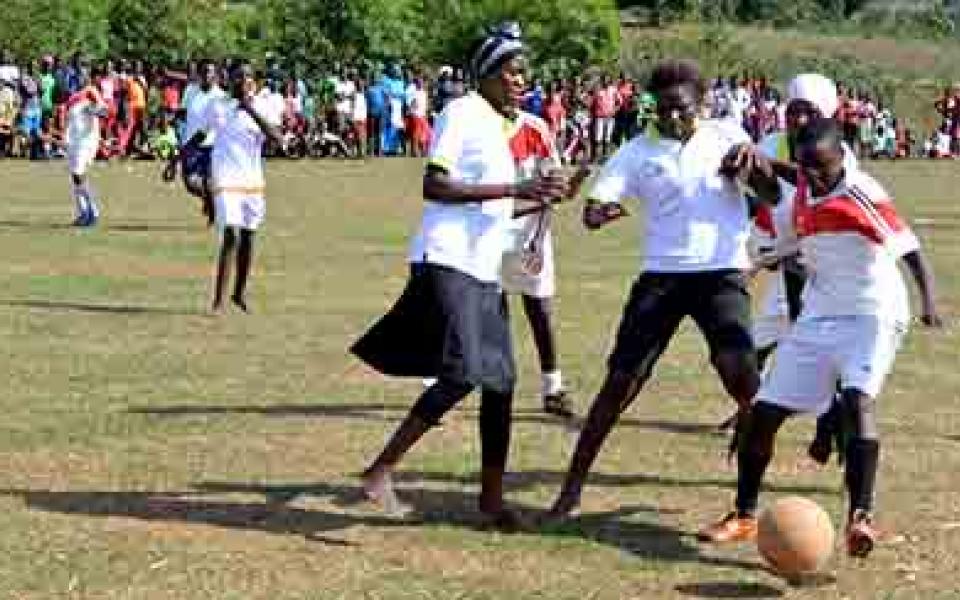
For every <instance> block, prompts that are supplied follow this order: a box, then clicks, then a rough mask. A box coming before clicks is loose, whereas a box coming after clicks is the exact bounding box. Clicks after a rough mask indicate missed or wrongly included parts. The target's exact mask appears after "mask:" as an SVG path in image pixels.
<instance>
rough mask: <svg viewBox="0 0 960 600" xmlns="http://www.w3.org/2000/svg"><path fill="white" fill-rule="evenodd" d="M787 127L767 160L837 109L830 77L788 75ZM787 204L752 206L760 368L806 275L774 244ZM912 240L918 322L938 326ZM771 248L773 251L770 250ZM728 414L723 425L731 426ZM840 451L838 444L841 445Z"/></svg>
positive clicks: (821, 454)
mask: <svg viewBox="0 0 960 600" xmlns="http://www.w3.org/2000/svg"><path fill="white" fill-rule="evenodd" d="M787 92H788V98H789V99H788V103H787V115H786V121H787V129H786V131H785V132H781V133H774V134H770V135H769V136H767V137H766V138H765V139H764V140H763V141H762V142H761V143H760V146H759V150H760V152H761V153H762V154H764V156H766V157H767V158H769V159H772V160H777V161H781V162H787V163H795V162H796V161H797V158H796V136H797V133H798V132H799V131H800V130H801V129H802V128H803V127H804V126H806V125H807V124H808V123H810V122H811V121H813V120H816V119H820V118H833V116H834V115H835V114H836V113H837V110H838V108H839V103H840V99H839V97H838V95H837V87H836V84H834V82H833V81H831V80H830V79H828V78H826V77H824V76H822V75H819V74H816V73H806V74H802V75H798V76H796V77H794V78H793V79H792V80H791V81H790V82H789V84H788V86H787ZM843 161H844V168H846V169H847V170H849V171H854V170H856V169H858V161H857V158H856V155H855V154H854V152H853V150H851V149H850V147H849V146H847V144H846V143H845V142H844V143H843ZM780 188H781V197H782V198H792V197H793V195H794V193H795V192H796V188H795V187H794V186H793V184H791V183H790V182H789V181H786V180H785V179H782V178H781V179H780ZM790 211H791V209H790V203H787V202H785V203H781V205H780V206H778V207H776V208H774V209H771V208H770V207H767V206H764V205H760V206H758V208H757V218H756V220H755V225H756V227H755V229H757V230H760V235H759V236H757V237H761V238H765V239H762V240H761V241H759V242H758V243H757V244H756V246H758V247H761V248H764V249H765V251H764V252H761V253H760V261H759V262H760V263H761V264H766V265H767V266H769V267H770V268H773V269H775V272H774V273H773V279H772V284H771V286H770V287H769V288H768V290H767V293H766V296H765V298H764V300H763V302H762V303H761V306H762V308H761V315H760V317H759V318H758V319H757V320H756V323H755V326H754V343H755V344H756V345H757V348H758V350H757V358H758V361H759V365H760V368H761V370H762V369H763V367H764V364H765V362H766V360H767V358H768V357H769V356H770V354H771V353H772V352H773V350H774V349H775V348H776V346H777V343H778V342H779V340H780V337H781V336H782V335H784V334H785V333H786V331H788V330H789V325H787V327H786V328H784V326H783V323H784V322H786V323H788V324H789V323H791V322H793V321H794V320H796V318H797V316H798V315H799V314H800V309H801V295H802V292H803V289H804V284H805V282H806V274H805V270H804V267H803V265H802V264H801V261H800V259H799V253H798V251H797V250H798V249H797V248H796V247H791V246H790V245H785V244H776V242H775V240H776V237H777V230H778V229H779V228H782V227H788V225H789V221H790V219H791V218H792V215H791V212H790ZM905 239H909V240H911V241H912V244H911V246H910V247H908V248H904V250H905V254H904V256H903V261H904V264H906V266H907V268H908V270H909V271H910V273H911V276H912V278H913V280H914V282H915V283H916V285H917V289H918V290H919V292H920V298H921V306H922V309H921V314H922V316H921V322H922V323H923V324H924V325H926V326H929V327H939V326H940V325H942V320H941V318H940V316H939V313H938V310H937V304H936V299H935V280H934V276H933V272H932V269H931V268H930V266H929V263H928V261H927V260H926V258H925V257H924V255H923V252H922V251H921V249H920V245H919V242H918V241H917V238H916V237H915V236H912V235H911V236H909V237H908V238H905ZM773 249H776V251H775V252H770V250H773ZM839 411H840V407H839V405H838V404H837V403H834V404H833V405H832V406H831V408H830V410H828V411H827V412H826V413H824V414H823V415H821V416H820V417H819V418H818V419H817V429H816V435H815V436H814V439H813V441H812V442H811V444H810V446H809V449H808V455H809V456H810V458H811V459H813V460H814V461H815V462H817V463H820V464H825V463H826V462H827V460H829V458H830V454H831V453H832V452H833V449H834V448H833V446H834V440H835V439H836V438H838V437H839V434H840V432H841V431H842V428H841V425H842V423H841V421H840V413H839ZM734 422H735V418H734V417H731V418H730V419H728V420H727V422H726V423H725V424H724V425H727V426H732V425H733V423H734ZM841 450H842V448H841Z"/></svg>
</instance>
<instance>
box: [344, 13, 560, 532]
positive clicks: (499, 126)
mask: <svg viewBox="0 0 960 600" xmlns="http://www.w3.org/2000/svg"><path fill="white" fill-rule="evenodd" d="M523 52H524V48H523V43H522V42H521V40H520V36H519V31H518V28H517V27H516V26H509V27H502V28H499V29H497V30H494V31H491V32H490V33H489V34H488V35H487V36H485V37H484V38H483V39H482V40H481V41H480V42H479V43H478V44H477V45H476V46H475V49H474V51H473V53H472V55H471V60H470V64H471V66H472V68H473V70H474V73H475V76H476V78H477V81H478V88H479V89H478V92H477V93H470V94H467V95H466V96H464V97H463V98H459V99H456V100H454V101H452V102H451V103H450V104H449V105H448V106H447V108H446V109H445V110H444V111H443V113H442V114H441V115H440V116H439V117H438V118H437V121H436V124H435V130H434V135H433V141H432V144H431V148H430V156H429V162H428V165H427V168H426V174H425V175H424V181H423V192H424V198H425V204H424V209H423V219H422V222H421V226H420V231H419V232H418V233H417V235H416V236H415V237H414V239H413V241H412V243H411V248H410V254H409V259H410V278H409V280H408V282H407V286H406V289H405V290H404V292H403V294H402V295H401V297H400V299H399V300H398V301H397V303H396V304H395V305H394V306H393V308H392V309H391V310H390V312H389V313H387V315H386V316H384V317H383V318H382V319H380V321H379V322H377V323H376V324H375V325H374V326H373V327H372V328H371V329H370V330H369V331H368V332H367V333H366V334H365V335H364V336H363V337H362V338H361V339H360V340H359V341H358V342H357V343H356V344H355V345H354V346H353V348H352V352H353V353H354V354H355V355H356V356H358V357H359V358H360V359H361V360H363V361H364V362H366V363H367V364H368V365H370V366H372V367H373V368H375V369H377V370H378V371H380V372H382V373H384V374H387V375H394V376H407V377H417V378H426V377H436V378H437V381H436V383H435V384H433V385H432V386H431V387H430V388H428V389H427V390H426V391H425V392H424V393H423V394H422V395H421V396H420V398H419V399H418V400H417V401H416V403H415V404H414V406H413V408H412V409H411V410H410V413H409V414H408V415H407V417H406V418H405V419H404V420H403V422H402V423H401V424H400V426H399V428H398V429H397V430H396V432H395V433H394V435H393V437H392V438H391V439H390V441H389V442H388V443H387V445H386V447H384V449H383V450H382V451H381V453H380V455H379V456H378V457H377V458H376V459H375V460H374V461H373V463H372V464H371V465H370V466H369V467H368V468H367V470H366V471H365V472H364V475H363V488H364V492H365V493H366V495H367V497H368V498H369V499H371V500H373V501H375V502H377V503H379V504H381V505H382V506H383V507H384V508H385V509H387V510H389V511H395V510H397V509H399V510H402V507H401V506H400V504H399V502H398V501H397V498H396V495H395V493H394V490H393V486H392V481H391V474H392V473H393V471H394V469H395V467H396V465H397V464H398V463H399V462H400V460H401V458H403V456H404V454H406V452H407V451H408V450H409V449H410V448H411V447H412V446H413V445H414V444H415V443H416V442H417V441H418V440H419V439H420V438H421V437H422V436H423V434H424V433H426V432H427V430H429V429H430V428H431V427H433V426H436V425H437V424H439V422H440V420H441V419H442V418H443V416H444V415H445V414H446V413H447V412H448V411H449V410H450V409H451V408H453V407H454V406H455V405H456V404H457V403H459V402H460V401H461V400H462V399H463V398H465V397H466V396H467V395H468V394H470V392H471V391H472V390H474V389H476V388H480V390H481V393H482V396H481V404H480V438H481V453H482V463H483V464H482V474H481V491H480V502H479V504H480V511H481V512H482V513H483V514H484V515H485V517H486V519H487V520H488V521H489V523H490V524H491V525H492V526H494V527H497V528H503V529H508V530H509V529H515V528H517V527H518V526H519V525H520V521H519V519H518V517H517V515H516V514H515V513H513V512H512V511H510V510H508V509H507V508H506V507H505V506H504V499H503V473H504V468H505V465H506V460H507V451H508V447H509V443H510V424H511V403H512V399H513V389H514V379H515V374H514V362H513V354H512V348H511V340H510V329H509V323H508V319H507V313H506V305H505V303H504V298H503V293H502V290H501V288H500V266H501V261H502V258H503V254H504V251H505V250H506V249H507V245H508V243H509V242H510V231H511V220H512V218H513V217H514V215H515V214H519V213H526V212H538V211H542V210H546V209H547V208H548V207H549V205H550V203H551V201H553V200H554V199H556V198H560V197H562V196H563V195H564V194H565V193H566V191H567V189H566V188H567V182H566V179H565V178H563V177H562V176H560V175H556V174H551V175H538V176H536V177H534V178H532V179H529V180H526V181H524V182H522V183H518V182H517V171H516V166H515V162H514V159H513V156H512V154H511V150H510V145H509V139H508V133H509V132H508V127H507V125H508V118H510V117H512V115H514V114H515V113H516V111H517V107H518V106H519V102H520V100H521V98H522V93H523V89H524V74H523V73H524V60H523Z"/></svg>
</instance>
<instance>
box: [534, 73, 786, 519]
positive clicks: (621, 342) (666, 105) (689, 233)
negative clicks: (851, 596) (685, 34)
mask: <svg viewBox="0 0 960 600" xmlns="http://www.w3.org/2000/svg"><path fill="white" fill-rule="evenodd" d="M647 88H648V89H649V90H650V92H651V93H652V94H653V95H654V96H655V97H656V103H657V105H656V121H655V123H654V124H653V126H652V127H650V128H648V130H647V132H646V133H645V134H643V135H639V136H637V137H636V138H634V139H633V140H632V141H631V142H629V143H628V144H627V145H625V146H624V147H623V148H621V149H620V151H618V152H617V153H616V154H615V155H614V156H613V157H612V158H611V159H610V161H609V162H608V163H607V165H606V166H605V167H604V168H603V170H601V172H600V174H599V176H598V177H597V179H596V181H595V183H594V185H593V188H592V190H591V191H590V192H589V193H588V196H587V197H588V198H589V199H590V200H589V202H588V204H587V206H586V208H585V209H584V223H585V224H586V226H587V227H588V228H591V229H596V228H599V227H602V226H604V225H606V224H607V223H609V222H611V221H614V220H616V219H618V218H620V217H622V216H624V215H625V214H626V211H625V209H624V208H623V206H622V204H621V202H623V201H625V200H627V199H630V198H642V199H644V200H645V202H646V208H647V210H646V214H647V217H646V223H644V224H643V225H644V231H645V235H644V236H643V238H644V240H645V245H646V247H645V249H644V252H643V253H642V254H643V255H644V256H645V257H646V258H645V263H644V265H643V269H642V272H641V273H640V275H639V277H638V278H637V281H636V283H634V285H633V289H632V291H631V293H630V297H629V300H628V301H627V305H626V307H625V308H624V311H623V317H622V320H621V322H620V328H619V331H618V333H617V339H616V345H615V347H614V350H613V352H612V354H611V355H610V358H609V359H608V362H607V375H606V378H605V380H604V382H603V385H602V387H601V389H600V392H599V394H598V395H597V397H596V399H595V400H594V403H593V406H592V407H591V408H590V412H589V415H588V416H587V420H586V424H585V426H584V428H583V431H582V433H581V434H580V439H579V440H578V441H577V447H576V450H575V452H574V455H573V458H572V460H571V463H570V469H569V472H568V474H567V477H566V479H565V481H564V483H563V488H562V490H561V491H560V495H559V496H558V498H557V499H556V501H555V503H554V504H553V507H552V508H551V510H550V513H549V514H548V515H547V520H548V521H550V520H562V519H564V518H566V517H567V516H568V515H569V514H570V513H571V512H572V511H573V510H574V509H575V508H576V507H577V506H578V504H579V501H580V494H581V490H582V487H583V484H584V480H585V478H586V475H587V472H588V471H589V469H590V466H591V465H592V464H593V461H594V460H595V459H596V456H597V454H598V453H599V451H600V447H601V445H602V444H603V442H604V440H605V439H606V437H607V435H608V434H609V433H610V431H611V430H612V428H613V426H614V425H615V424H616V422H617V419H618V418H619V416H620V414H621V413H622V412H623V411H624V410H626V408H627V407H628V406H629V405H630V404H631V402H632V401H633V400H634V399H635V398H636V396H637V394H638V393H639V392H640V389H641V388H642V387H643V385H644V384H645V383H646V381H647V379H648V378H649V376H650V374H651V372H652V370H653V367H654V365H655V364H656V362H657V360H658V359H659V357H660V355H661V354H662V353H663V352H664V350H666V348H667V345H668V344H669V343H670V340H671V339H672V338H673V336H674V334H675V333H676V331H677V328H678V327H679V325H680V322H681V321H682V320H683V319H684V318H685V317H688V316H689V317H692V318H693V319H694V321H695V322H696V323H697V326H698V327H699V328H700V331H701V332H702V334H703V336H704V337H705V338H706V341H707V344H708V345H709V347H710V358H711V362H712V363H713V366H714V368H715V369H716V370H717V373H718V374H719V376H720V380H721V381H722V383H723V385H724V388H725V389H726V391H727V393H729V394H730V396H731V397H732V398H733V399H734V400H735V401H736V402H737V404H738V405H739V406H740V407H742V408H743V409H747V408H748V407H749V405H750V402H751V401H752V399H753V397H754V395H755V394H756V391H757V387H758V386H759V374H758V372H757V367H756V353H755V350H754V346H753V339H752V337H751V334H750V296H749V293H748V291H747V281H746V277H745V274H744V272H745V271H746V270H747V269H748V268H749V259H748V255H747V245H746V242H747V237H748V232H749V228H750V217H749V211H748V204H747V200H746V197H745V194H744V192H743V190H742V187H741V185H740V184H739V183H738V182H737V181H735V179H740V180H741V181H746V182H747V183H749V185H750V187H752V188H753V189H754V192H755V193H756V194H757V195H758V196H759V197H761V198H764V199H767V200H768V201H771V202H776V201H777V199H778V195H779V187H778V185H777V181H776V177H775V176H774V175H773V173H772V172H770V171H769V169H765V168H763V167H769V165H766V164H764V163H763V162H762V161H758V160H757V156H756V153H755V152H754V151H753V149H752V147H751V146H750V145H749V141H750V139H749V137H748V136H747V134H746V133H745V132H744V131H743V129H742V128H741V127H740V126H739V125H738V124H736V123H733V122H731V121H729V120H725V121H712V120H705V121H700V120H698V115H700V114H702V108H703V101H704V98H705V94H706V89H705V84H704V81H703V78H702V77H701V75H700V70H699V67H698V66H697V65H696V64H695V63H692V62H687V61H667V62H664V63H661V64H659V65H657V66H656V67H655V68H654V70H653V73H652V74H651V76H650V81H649V84H648V86H647ZM721 171H722V173H721Z"/></svg>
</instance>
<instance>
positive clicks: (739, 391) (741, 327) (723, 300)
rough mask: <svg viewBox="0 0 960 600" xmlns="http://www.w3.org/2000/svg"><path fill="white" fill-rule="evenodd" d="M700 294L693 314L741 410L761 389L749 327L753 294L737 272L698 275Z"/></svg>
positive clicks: (712, 356) (724, 383) (692, 304)
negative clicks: (751, 294)
mask: <svg viewBox="0 0 960 600" xmlns="http://www.w3.org/2000/svg"><path fill="white" fill-rule="evenodd" d="M695 287H696V289H695V290H694V289H691V290H690V293H691V294H693V293H696V294H697V297H696V298H695V299H694V300H691V301H690V315H691V316H692V317H693V319H694V321H696V323H697V326H698V327H699V328H700V331H701V332H702V333H703V335H704V337H705V338H706V340H707V344H708V345H709V347H710V360H711V362H712V363H713V366H714V368H715V369H716V371H717V374H718V375H719V376H720V381H721V383H722V384H723V387H724V389H725V390H726V391H727V394H729V395H730V397H731V398H733V400H734V401H735V402H736V403H737V406H738V407H739V408H741V409H743V408H744V407H748V406H750V404H751V403H752V402H753V399H754V397H755V396H756V394H757V390H759V388H760V371H759V370H758V368H757V351H756V348H755V347H754V343H753V334H752V332H751V330H750V294H749V292H748V291H747V282H746V278H745V276H744V275H743V274H742V273H740V272H738V271H726V272H720V273H704V274H701V275H699V276H698V277H697V280H696V285H695Z"/></svg>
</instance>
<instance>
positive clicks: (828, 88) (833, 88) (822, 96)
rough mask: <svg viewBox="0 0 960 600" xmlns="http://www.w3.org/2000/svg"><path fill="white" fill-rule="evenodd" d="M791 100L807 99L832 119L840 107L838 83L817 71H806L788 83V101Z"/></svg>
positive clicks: (821, 112)
mask: <svg viewBox="0 0 960 600" xmlns="http://www.w3.org/2000/svg"><path fill="white" fill-rule="evenodd" d="M790 100H806V101H807V102H810V103H811V104H813V105H814V106H816V107H817V109H818V110H819V111H820V114H822V115H823V116H824V117H826V118H828V119H832V118H833V116H834V115H836V114H837V109H839V108H840V99H839V97H838V96H837V84H835V83H834V82H833V80H831V79H828V78H827V77H824V76H823V75H819V74H817V73H804V74H803V75H797V76H796V77H794V78H793V79H791V80H790V83H789V84H787V102H789V101H790Z"/></svg>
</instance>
